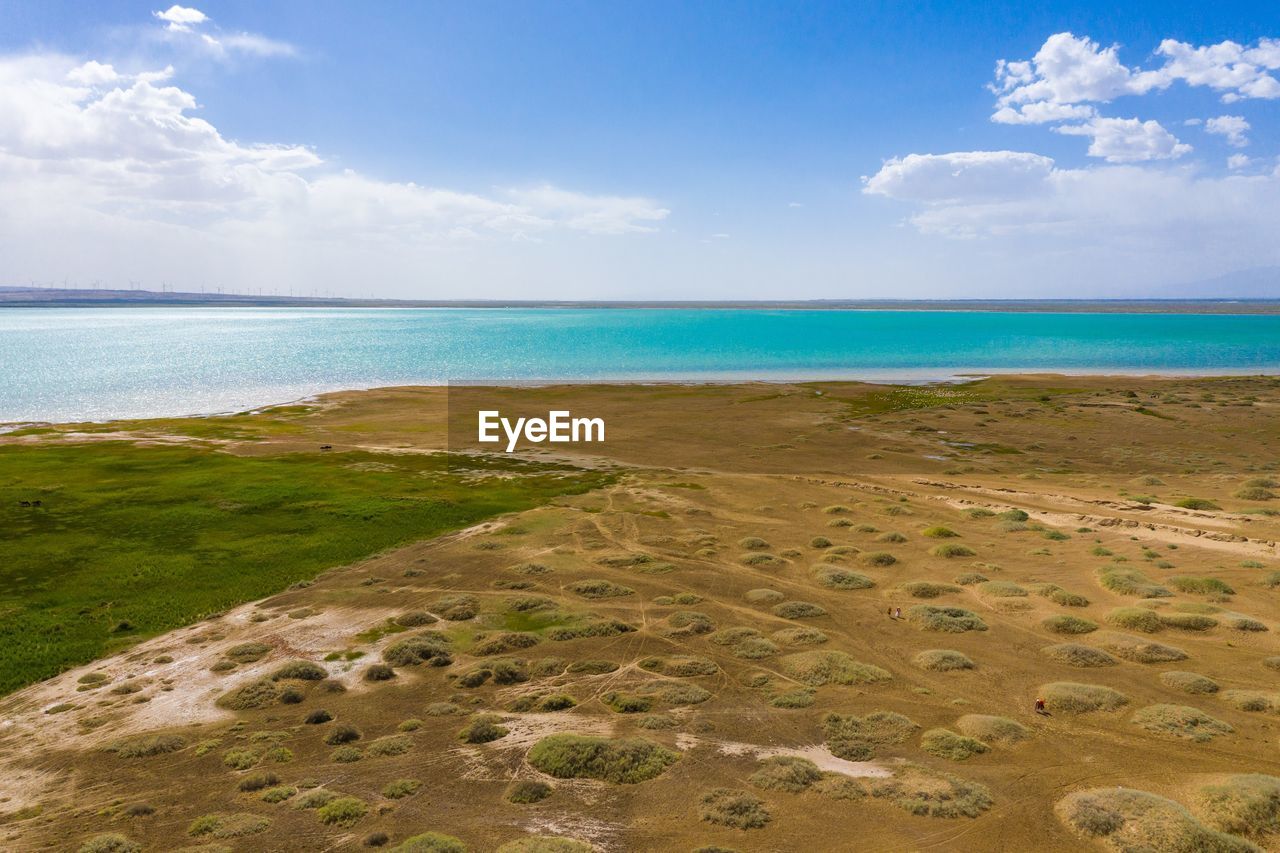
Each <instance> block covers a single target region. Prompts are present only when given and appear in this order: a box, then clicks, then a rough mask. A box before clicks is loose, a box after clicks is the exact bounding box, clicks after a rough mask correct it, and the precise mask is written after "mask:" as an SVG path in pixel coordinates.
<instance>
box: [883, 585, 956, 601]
mask: <svg viewBox="0 0 1280 853" xmlns="http://www.w3.org/2000/svg"><path fill="white" fill-rule="evenodd" d="M898 589H900V590H902V592H903V593H904V594H906V595H909V596H911V597H912V598H937V597H938V596H940V595H946V594H947V593H952V592H959V591H960V587H958V586H953V585H952V584H949V583H934V582H932V581H907V582H906V583H904V584H900V585H899V586H898Z"/></svg>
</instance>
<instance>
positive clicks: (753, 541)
mask: <svg viewBox="0 0 1280 853" xmlns="http://www.w3.org/2000/svg"><path fill="white" fill-rule="evenodd" d="M738 547H740V548H745V549H747V550H748V551H767V550H768V549H769V543H768V542H766V541H764V540H763V539H761V538H760V537H759V536H747V537H744V538H742V539H739V540H738Z"/></svg>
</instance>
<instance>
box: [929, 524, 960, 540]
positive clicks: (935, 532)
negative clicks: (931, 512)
mask: <svg viewBox="0 0 1280 853" xmlns="http://www.w3.org/2000/svg"><path fill="white" fill-rule="evenodd" d="M920 535H921V536H927V537H929V538H930V539H951V538H954V537H956V536H959V535H960V534H959V533H956V532H955V531H954V530H952V529H951V528H950V527H943V526H942V525H940V524H936V525H934V526H933V527H926V528H925V529H924V530H921V531H920Z"/></svg>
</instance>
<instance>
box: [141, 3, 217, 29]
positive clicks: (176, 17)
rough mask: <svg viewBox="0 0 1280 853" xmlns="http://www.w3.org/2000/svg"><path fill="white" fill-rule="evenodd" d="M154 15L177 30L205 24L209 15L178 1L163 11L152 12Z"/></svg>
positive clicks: (170, 27) (169, 27)
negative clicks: (179, 3) (181, 4)
mask: <svg viewBox="0 0 1280 853" xmlns="http://www.w3.org/2000/svg"><path fill="white" fill-rule="evenodd" d="M151 14H152V15H154V16H155V17H157V18H159V19H160V20H162V21H164V22H165V23H167V24H168V25H169V26H168V29H170V30H173V31H175V32H188V31H189V30H190V29H191V28H192V27H193V26H196V25H197V24H203V23H204V22H205V21H207V20H209V16H208V15H206V14H205V13H204V12H201V11H200V10H199V9H192V8H190V7H188V6H179V5H177V4H176V3H175V4H174V5H172V6H170V7H169V8H168V9H165V10H164V11H163V12H152V13H151Z"/></svg>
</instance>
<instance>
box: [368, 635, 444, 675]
mask: <svg viewBox="0 0 1280 853" xmlns="http://www.w3.org/2000/svg"><path fill="white" fill-rule="evenodd" d="M449 645H450V644H449V638H448V637H446V636H445V635H444V634H441V633H439V632H437V631H423V632H422V633H420V634H412V635H410V636H407V637H401V638H399V639H398V640H396V641H395V642H393V643H390V644H389V645H388V646H387V647H386V648H385V649H383V650H382V659H383V660H384V661H386V662H387V663H388V664H390V665H391V666H416V665H418V664H420V663H426V664H430V665H431V666H448V665H449V664H451V663H453V655H452V654H450V652H449Z"/></svg>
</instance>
